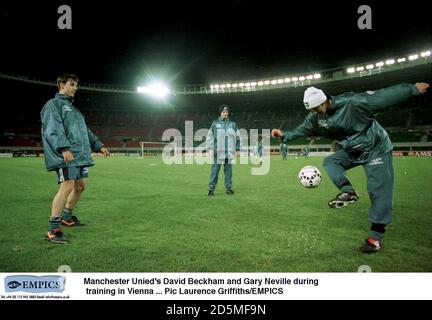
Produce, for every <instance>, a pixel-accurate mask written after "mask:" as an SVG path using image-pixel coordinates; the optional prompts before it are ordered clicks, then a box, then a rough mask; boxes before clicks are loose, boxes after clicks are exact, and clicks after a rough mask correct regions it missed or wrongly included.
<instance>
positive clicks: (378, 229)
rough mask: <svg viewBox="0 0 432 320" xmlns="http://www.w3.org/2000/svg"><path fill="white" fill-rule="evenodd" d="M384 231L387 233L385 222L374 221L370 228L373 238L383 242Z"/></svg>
mask: <svg viewBox="0 0 432 320" xmlns="http://www.w3.org/2000/svg"><path fill="white" fill-rule="evenodd" d="M384 233H385V224H379V223H372V226H371V228H370V235H369V236H370V237H371V238H374V239H376V240H378V241H380V242H381V241H382V240H383V239H384Z"/></svg>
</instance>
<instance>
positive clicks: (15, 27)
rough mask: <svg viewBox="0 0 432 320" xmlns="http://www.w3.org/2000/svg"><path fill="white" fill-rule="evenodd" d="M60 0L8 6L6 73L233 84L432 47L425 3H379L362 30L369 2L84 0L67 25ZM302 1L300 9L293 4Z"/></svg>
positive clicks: (1, 66)
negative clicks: (68, 26)
mask: <svg viewBox="0 0 432 320" xmlns="http://www.w3.org/2000/svg"><path fill="white" fill-rule="evenodd" d="M61 4H63V3H60V2H55V1H54V2H39V3H35V2H29V3H26V1H24V2H20V3H17V4H3V5H2V8H1V9H0V10H1V19H0V30H2V32H4V34H2V48H3V50H2V51H3V52H2V55H3V58H2V59H1V63H0V72H6V73H14V74H20V75H26V76H31V77H35V78H38V79H45V80H53V79H55V77H56V76H57V75H58V74H59V73H62V72H64V71H67V72H73V73H76V74H77V75H78V76H79V77H80V79H81V80H82V81H83V82H87V83H104V84H117V85H126V86H132V87H134V86H137V85H139V84H140V83H141V82H142V81H145V80H150V79H152V78H154V79H165V80H168V81H169V82H170V83H171V85H176V86H178V85H186V84H200V83H202V84H211V83H228V82H231V83H232V82H236V81H241V80H245V79H264V78H267V77H272V78H275V77H278V76H283V75H287V74H298V73H302V74H309V73H313V72H316V71H317V70H325V69H331V68H334V67H340V66H344V65H347V66H348V65H352V64H357V63H359V62H363V61H374V60H376V59H382V58H384V57H397V56H399V55H405V54H407V52H408V51H411V50H412V51H421V50H424V49H427V48H429V47H430V44H431V43H432V32H431V25H430V22H429V20H430V17H429V13H428V12H427V10H424V8H422V6H395V5H393V6H387V5H386V4H385V3H383V2H382V1H381V2H380V3H379V4H378V3H377V4H371V5H370V7H371V9H372V29H371V30H360V29H359V28H358V26H357V20H358V18H359V16H360V14H358V13H357V10H358V7H359V6H360V5H361V4H362V3H361V2H359V3H357V4H356V3H344V4H342V3H337V4H336V3H334V2H333V3H331V2H323V1H321V2H318V1H317V2H316V3H311V2H301V1H300V2H298V3H285V2H282V1H281V2H272V1H266V2H265V5H264V4H263V2H256V3H252V2H250V1H244V0H237V1H219V2H216V1H213V2H208V3H205V4H204V3H203V2H202V1H195V2H194V1H175V2H168V3H167V2H161V1H156V2H149V1H146V2H143V3H140V4H138V3H137V2H136V1H134V2H132V1H129V2H128V1H122V2H112V3H107V2H101V1H92V2H76V1H70V2H69V5H70V7H71V9H72V29H71V30H60V29H58V27H57V20H58V18H59V16H60V14H58V13H57V10H58V7H59V6H60V5H61ZM291 6H292V7H291Z"/></svg>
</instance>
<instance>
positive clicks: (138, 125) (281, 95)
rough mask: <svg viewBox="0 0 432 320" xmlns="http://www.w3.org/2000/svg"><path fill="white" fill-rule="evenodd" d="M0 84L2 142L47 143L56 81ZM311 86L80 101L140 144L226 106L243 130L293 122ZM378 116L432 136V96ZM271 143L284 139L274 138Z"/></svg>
mask: <svg viewBox="0 0 432 320" xmlns="http://www.w3.org/2000/svg"><path fill="white" fill-rule="evenodd" d="M431 65H432V64H427V65H423V66H418V67H414V68H410V69H406V70H398V71H394V72H388V73H383V74H378V75H374V76H373V77H360V78H359V77H357V78H352V79H348V80H344V81H334V82H323V83H322V84H320V88H322V89H323V90H324V91H325V92H327V93H329V94H331V95H337V94H339V93H342V92H346V91H356V92H360V91H365V90H375V89H379V88H382V87H386V86H390V85H394V84H397V83H401V82H409V83H414V82H417V81H426V82H432V81H431V80H432V79H431V78H432V76H431V75H432V67H431ZM0 85H2V87H3V88H8V90H6V92H5V93H4V94H3V98H4V99H3V105H4V106H12V107H7V108H4V110H6V111H5V112H7V114H5V116H3V117H2V118H1V122H0V132H1V139H0V144H1V145H2V146H22V147H40V146H41V139H40V119H39V113H40V110H41V109H42V106H43V105H44V103H45V102H46V101H47V99H49V97H52V96H54V94H55V92H56V88H55V87H50V86H46V85H38V84H35V83H26V82H20V81H16V80H12V79H6V78H2V77H0ZM304 89H305V86H302V87H292V88H281V89H274V90H266V91H260V92H249V93H235V94H232V93H231V94H227V93H220V94H213V95H188V96H182V97H174V98H175V99H173V101H170V102H169V103H167V104H166V105H161V103H160V102H159V103H156V102H152V101H151V100H147V99H145V98H144V97H142V96H139V95H138V94H132V93H124V92H119V93H112V92H93V91H90V90H80V91H79V92H78V94H77V96H76V106H77V107H78V108H79V109H80V110H81V112H82V113H83V115H84V116H85V119H86V122H87V124H88V125H89V127H90V128H91V129H92V131H93V132H94V133H95V134H96V135H97V136H99V137H100V138H101V139H102V140H103V141H104V143H105V144H106V145H107V146H108V147H111V148H139V141H153V142H157V141H161V137H162V134H163V132H164V131H165V130H166V129H169V128H176V129H178V130H180V131H181V132H182V133H184V130H185V129H184V127H185V121H193V126H194V130H197V129H200V128H208V127H209V126H210V124H211V122H212V121H213V120H214V119H215V118H216V117H217V116H218V114H217V108H218V106H219V105H220V104H223V103H225V104H228V105H230V106H231V107H232V114H231V117H232V118H233V119H234V120H235V121H236V122H237V124H238V126H239V128H244V129H247V130H250V129H260V130H261V129H271V128H282V129H284V128H293V127H296V126H297V125H299V124H300V123H301V122H302V121H303V120H304V117H305V116H306V115H307V112H306V110H305V109H304V107H303V104H302V97H303V92H304ZM22 93H25V94H26V95H28V96H30V97H32V99H31V100H30V103H29V102H28V101H26V103H25V104H22V105H16V103H17V100H16V97H17V96H19V95H20V94H22ZM377 119H378V121H379V122H380V123H381V124H382V125H383V126H384V127H385V128H386V129H387V130H388V131H389V134H390V136H391V139H392V140H393V141H394V142H407V143H409V142H430V141H432V101H431V97H430V95H427V96H423V97H421V98H419V99H412V100H411V101H409V102H407V103H405V104H404V105H403V106H395V107H392V108H391V109H390V110H386V111H385V112H382V113H380V114H377ZM271 141H272V144H274V145H278V144H279V142H278V141H277V140H275V139H272V140H271ZM332 143H333V142H332V141H329V140H328V139H324V138H315V137H312V138H300V139H297V140H295V141H293V142H291V143H290V145H299V146H301V145H309V146H319V145H331V144H332Z"/></svg>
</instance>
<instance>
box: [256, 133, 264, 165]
mask: <svg viewBox="0 0 432 320" xmlns="http://www.w3.org/2000/svg"><path fill="white" fill-rule="evenodd" d="M256 148H257V156H258V157H259V159H260V163H259V165H262V162H263V145H262V137H261V136H260V137H258V142H257V147H256Z"/></svg>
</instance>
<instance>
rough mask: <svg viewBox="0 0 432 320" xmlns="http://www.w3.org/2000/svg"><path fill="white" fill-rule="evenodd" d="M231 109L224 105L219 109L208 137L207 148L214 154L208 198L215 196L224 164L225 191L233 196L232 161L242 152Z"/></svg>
mask: <svg viewBox="0 0 432 320" xmlns="http://www.w3.org/2000/svg"><path fill="white" fill-rule="evenodd" d="M229 113H230V107H229V106H227V105H225V104H223V105H221V106H220V107H219V115H220V116H219V118H218V119H216V120H214V121H213V123H212V125H211V127H210V130H209V131H208V135H207V148H208V149H209V151H210V152H211V153H213V164H212V167H211V172H210V179H209V184H208V189H209V190H208V196H214V194H215V189H216V184H217V182H218V175H219V170H220V167H221V165H222V164H224V174H225V189H226V193H227V194H228V195H233V194H234V190H233V189H232V161H233V160H234V159H235V155H236V152H239V151H240V133H239V130H238V128H237V124H236V123H235V122H234V121H231V120H230V119H229V117H228V116H229Z"/></svg>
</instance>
